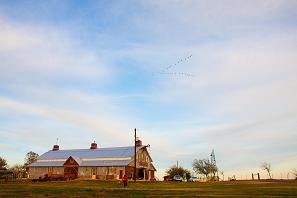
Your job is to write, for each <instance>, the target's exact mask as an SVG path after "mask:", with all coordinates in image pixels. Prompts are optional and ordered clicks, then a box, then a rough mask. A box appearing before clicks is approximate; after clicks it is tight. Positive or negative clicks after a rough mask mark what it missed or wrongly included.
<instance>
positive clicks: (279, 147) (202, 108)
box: [0, 0, 297, 178]
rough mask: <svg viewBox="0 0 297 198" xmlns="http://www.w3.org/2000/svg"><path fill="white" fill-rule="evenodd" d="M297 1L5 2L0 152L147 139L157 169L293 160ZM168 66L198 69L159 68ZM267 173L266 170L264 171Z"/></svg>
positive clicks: (296, 156) (18, 156) (15, 157)
mask: <svg viewBox="0 0 297 198" xmlns="http://www.w3.org/2000/svg"><path fill="white" fill-rule="evenodd" d="M296 9H297V3H296V1H293V0H291V1H290V0H287V1H273V0H267V1H264V0H263V1H228V0H224V1H191V0H187V1H176V0H172V1H167V0H162V1H54V0H52V1H4V0H2V1H0V69H1V72H0V137H1V139H0V149H1V151H2V152H1V156H3V157H5V158H6V159H7V160H8V162H9V164H15V163H22V162H23V159H24V156H25V154H26V153H27V152H28V151H30V150H33V151H35V152H37V153H39V154H42V153H43V152H45V151H47V150H49V149H51V148H52V145H53V144H55V142H56V138H59V144H60V147H61V148H62V149H63V148H65V149H66V148H67V149H70V148H88V147H89V144H90V143H91V141H93V140H94V139H95V140H96V141H97V143H98V145H99V147H109V146H126V145H130V144H132V143H133V139H132V138H133V129H134V128H135V127H136V128H137V129H138V132H139V136H140V138H141V139H142V140H143V142H144V143H145V144H150V145H151V148H150V152H151V155H152V158H153V159H154V164H155V165H156V167H157V169H158V176H159V177H160V178H161V176H162V175H163V174H164V171H165V170H166V169H167V168H168V167H170V166H171V165H173V164H175V163H176V161H177V160H178V161H179V163H180V164H181V165H182V166H184V167H186V168H191V163H192V161H193V160H194V159H195V158H198V159H201V158H206V157H209V154H210V152H211V150H212V149H215V153H216V156H217V162H218V165H219V167H220V168H221V169H223V170H224V172H225V174H226V176H228V175H233V174H236V175H238V177H245V175H250V173H251V172H259V171H261V170H260V168H259V167H260V165H261V163H262V162H265V161H266V162H270V163H271V164H272V170H273V171H274V174H275V177H280V175H281V174H283V173H287V172H289V171H290V170H291V169H293V168H296V163H297V151H296V148H297V143H296V141H295V140H296V139H297V132H296V131H297V125H296V123H297V105H296V101H297V92H296V90H297V56H296V53H297V23H296V21H297V12H296ZM190 55H192V57H191V58H189V59H188V60H187V61H184V62H182V63H180V64H177V65H175V66H173V67H171V68H170V69H168V71H170V72H177V73H179V72H186V73H190V74H193V75H194V76H191V77H185V76H182V77H180V76H174V75H165V74H160V73H159V72H160V71H162V70H164V69H165V68H166V67H168V66H170V65H172V64H175V63H177V62H178V61H179V60H180V59H181V58H185V57H188V56H190ZM263 174H264V173H263Z"/></svg>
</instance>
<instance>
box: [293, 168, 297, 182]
mask: <svg viewBox="0 0 297 198" xmlns="http://www.w3.org/2000/svg"><path fill="white" fill-rule="evenodd" d="M292 174H293V175H294V176H295V179H296V180H297V169H296V168H294V169H293V170H292Z"/></svg>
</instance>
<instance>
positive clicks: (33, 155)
mask: <svg viewBox="0 0 297 198" xmlns="http://www.w3.org/2000/svg"><path fill="white" fill-rule="evenodd" d="M38 156H39V155H38V154H37V153H35V152H33V151H30V152H28V153H27V154H26V158H25V164H24V166H25V167H27V166H28V165H29V164H31V163H33V162H36V160H37V157H38Z"/></svg>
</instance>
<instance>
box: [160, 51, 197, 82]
mask: <svg viewBox="0 0 297 198" xmlns="http://www.w3.org/2000/svg"><path fill="white" fill-rule="evenodd" d="M191 57H192V55H190V56H188V57H186V58H182V59H180V60H178V61H177V62H176V63H174V64H172V65H169V66H167V67H165V68H164V69H162V70H161V71H159V72H157V74H160V75H168V76H174V77H194V75H193V74H191V73H188V72H177V71H172V68H174V67H175V66H177V65H179V64H182V63H184V62H186V61H188V60H189V59H190V58H191Z"/></svg>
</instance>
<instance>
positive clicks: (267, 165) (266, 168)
mask: <svg viewBox="0 0 297 198" xmlns="http://www.w3.org/2000/svg"><path fill="white" fill-rule="evenodd" d="M261 168H262V169H263V170H265V171H267V173H268V176H269V179H272V177H271V164H270V163H267V162H264V163H262V165H261Z"/></svg>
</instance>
